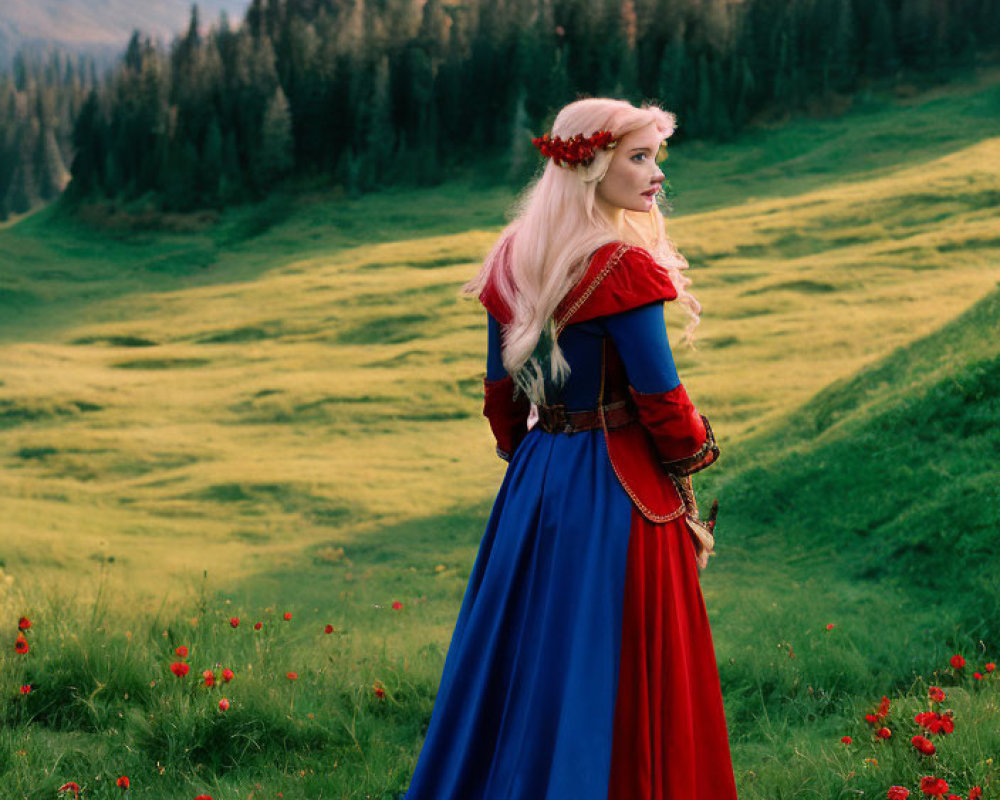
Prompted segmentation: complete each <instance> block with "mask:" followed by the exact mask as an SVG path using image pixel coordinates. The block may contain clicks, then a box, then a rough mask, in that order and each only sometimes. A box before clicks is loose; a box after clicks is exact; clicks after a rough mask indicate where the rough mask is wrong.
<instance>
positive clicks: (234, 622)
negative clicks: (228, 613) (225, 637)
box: [229, 617, 240, 628]
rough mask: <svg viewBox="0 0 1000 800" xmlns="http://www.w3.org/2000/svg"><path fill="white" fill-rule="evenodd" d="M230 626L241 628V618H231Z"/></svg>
mask: <svg viewBox="0 0 1000 800" xmlns="http://www.w3.org/2000/svg"><path fill="white" fill-rule="evenodd" d="M229 626H230V627H231V628H238V627H240V618H239V617H230V618H229Z"/></svg>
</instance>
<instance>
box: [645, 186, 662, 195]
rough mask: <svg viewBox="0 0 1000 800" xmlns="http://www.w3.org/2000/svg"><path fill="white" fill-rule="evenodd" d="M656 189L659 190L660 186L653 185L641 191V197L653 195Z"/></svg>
mask: <svg viewBox="0 0 1000 800" xmlns="http://www.w3.org/2000/svg"><path fill="white" fill-rule="evenodd" d="M658 191H660V187H659V186H654V187H653V188H652V189H650V190H649V191H646V192H643V193H642V196H643V197H653V196H654V195H655V194H656V193H657V192H658Z"/></svg>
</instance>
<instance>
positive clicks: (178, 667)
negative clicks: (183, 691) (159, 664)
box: [170, 661, 191, 678]
mask: <svg viewBox="0 0 1000 800" xmlns="http://www.w3.org/2000/svg"><path fill="white" fill-rule="evenodd" d="M190 669H191V665H190V664H185V663H184V662H183V661H175V662H174V663H173V664H171V665H170V671H171V672H172V673H174V675H176V676H177V677H178V678H183V677H184V676H185V675H187V674H188V671H189V670H190Z"/></svg>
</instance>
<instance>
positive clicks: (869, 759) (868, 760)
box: [865, 758, 878, 768]
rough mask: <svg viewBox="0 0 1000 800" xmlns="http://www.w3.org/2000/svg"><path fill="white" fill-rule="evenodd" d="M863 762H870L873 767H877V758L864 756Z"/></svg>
mask: <svg viewBox="0 0 1000 800" xmlns="http://www.w3.org/2000/svg"><path fill="white" fill-rule="evenodd" d="M865 763H866V764H871V765H872V766H873V767H876V768H877V767H878V759H877V758H866V759H865Z"/></svg>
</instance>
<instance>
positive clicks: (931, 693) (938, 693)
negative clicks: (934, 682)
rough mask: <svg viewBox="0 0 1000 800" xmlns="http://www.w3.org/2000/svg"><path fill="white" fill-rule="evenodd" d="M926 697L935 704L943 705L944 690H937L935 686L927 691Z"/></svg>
mask: <svg viewBox="0 0 1000 800" xmlns="http://www.w3.org/2000/svg"><path fill="white" fill-rule="evenodd" d="M927 695H928V697H930V699H931V700H933V701H934V702H935V703H943V702H944V698H945V693H944V690H942V689H939V688H938V687H937V686H932V687H930V688H929V689H928V690H927Z"/></svg>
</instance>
